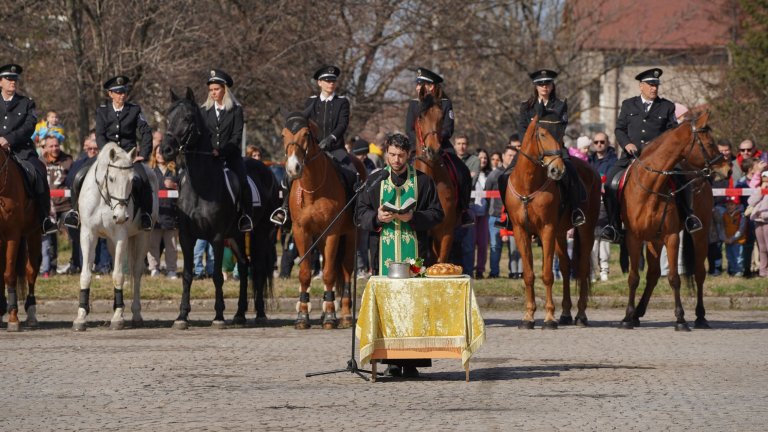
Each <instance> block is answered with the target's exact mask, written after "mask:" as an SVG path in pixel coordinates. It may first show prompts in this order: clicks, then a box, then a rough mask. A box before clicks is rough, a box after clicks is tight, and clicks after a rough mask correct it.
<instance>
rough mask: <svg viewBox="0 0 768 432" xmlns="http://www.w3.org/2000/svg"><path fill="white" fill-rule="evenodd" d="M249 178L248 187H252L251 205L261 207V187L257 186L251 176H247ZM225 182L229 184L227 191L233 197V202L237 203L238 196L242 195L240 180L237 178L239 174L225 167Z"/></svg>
mask: <svg viewBox="0 0 768 432" xmlns="http://www.w3.org/2000/svg"><path fill="white" fill-rule="evenodd" d="M245 178H246V179H248V187H250V188H251V205H252V206H253V207H261V195H259V189H258V188H257V187H256V183H254V182H253V179H252V178H250V177H249V176H245ZM224 183H226V185H227V192H229V197H230V198H231V199H232V203H233V204H237V198H238V197H239V196H240V187H241V185H240V181H239V180H238V179H237V174H235V173H234V172H232V170H230V169H229V168H224Z"/></svg>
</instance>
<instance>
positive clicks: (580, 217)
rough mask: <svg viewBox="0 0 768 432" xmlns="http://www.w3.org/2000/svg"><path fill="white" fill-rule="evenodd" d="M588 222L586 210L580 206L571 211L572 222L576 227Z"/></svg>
mask: <svg viewBox="0 0 768 432" xmlns="http://www.w3.org/2000/svg"><path fill="white" fill-rule="evenodd" d="M586 222H587V218H586V216H584V212H583V211H582V210H581V209H580V208H577V209H575V210H573V212H572V213H571V224H572V225H573V227H574V228H575V227H578V226H581V225H584V224H585V223H586Z"/></svg>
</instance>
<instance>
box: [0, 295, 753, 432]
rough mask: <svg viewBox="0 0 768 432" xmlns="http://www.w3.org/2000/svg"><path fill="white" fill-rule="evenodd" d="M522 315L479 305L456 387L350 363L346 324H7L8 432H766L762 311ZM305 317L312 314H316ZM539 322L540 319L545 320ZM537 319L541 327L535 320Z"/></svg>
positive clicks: (454, 372)
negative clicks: (695, 324)
mask: <svg viewBox="0 0 768 432" xmlns="http://www.w3.org/2000/svg"><path fill="white" fill-rule="evenodd" d="M521 315H522V313H521V312H520V311H495V310H494V311H487V312H486V313H484V317H485V320H486V326H487V342H486V343H485V345H484V346H483V347H482V348H481V349H480V351H479V353H478V354H477V355H476V356H475V357H474V358H473V359H472V361H471V382H469V383H467V382H464V371H463V369H462V368H461V364H460V362H459V361H458V360H435V361H434V366H433V367H432V368H428V369H427V368H425V369H421V372H422V376H421V377H420V378H418V379H402V378H397V379H396V378H387V377H382V378H379V380H378V382H376V383H370V382H366V381H364V380H362V379H360V378H359V377H357V376H356V375H354V374H351V373H348V372H344V373H341V374H333V375H322V376H316V377H312V378H306V377H305V376H304V374H305V373H306V372H310V371H323V370H328V369H335V368H344V367H345V366H346V362H347V359H348V358H349V355H350V341H351V333H350V330H330V331H324V330H321V329H316V328H313V329H311V330H307V331H297V330H294V329H293V328H292V327H291V325H292V318H293V317H292V316H290V315H287V314H284V315H279V316H276V317H274V318H273V319H272V321H270V326H269V327H260V328H253V327H248V328H228V329H226V330H213V329H211V328H210V327H208V326H209V325H210V322H208V321H203V320H202V319H203V318H205V319H210V318H212V316H213V312H212V311H205V312H203V311H201V310H200V309H198V310H197V311H194V312H193V315H192V317H193V319H199V320H200V321H195V322H193V327H192V328H191V329H190V330H187V331H174V330H171V329H170V325H171V320H172V319H173V318H174V314H171V313H167V312H166V313H162V314H160V313H149V312H148V313H145V316H144V318H145V320H147V322H146V326H145V327H144V328H140V329H131V328H128V329H126V330H123V331H110V330H108V328H107V327H104V326H103V325H100V324H103V322H99V320H107V319H109V314H106V313H98V314H93V315H92V316H91V317H90V324H91V327H90V328H89V329H88V331H86V332H84V333H73V332H72V331H71V330H70V327H71V320H72V319H73V318H74V313H72V314H71V316H69V315H67V316H65V315H48V316H41V320H42V327H41V328H40V329H37V330H25V331H22V332H20V333H6V332H5V330H4V328H5V326H4V325H3V329H2V333H0V346H2V347H3V355H2V358H3V373H2V377H3V382H4V384H5V395H6V403H5V404H3V405H4V406H3V408H2V414H1V415H0V425H2V426H0V429H2V430H35V431H45V430H56V431H64V430H77V431H86V430H93V431H104V430H151V431H166V430H169V431H181V430H184V431H186V430H211V431H221V430H259V431H260V430H267V431H273V430H290V431H296V430H302V431H303V430H327V431H338V430H341V431H346V430H354V431H358V430H384V429H385V428H386V430H391V431H412V430H417V429H418V430H419V431H423V432H426V431H443V430H469V431H510V430H533V431H537V430H541V431H552V430H568V431H578V430H593V431H606V430H615V429H618V430H622V431H627V430H629V431H632V430H637V431H649V430H675V431H683V430H711V431H725V430H733V431H757V430H760V431H763V430H765V424H766V421H767V419H768V404H767V403H766V400H768V399H766V396H768V362H766V358H768V343H766V341H768V312H765V311H733V310H725V311H712V312H710V313H709V314H708V318H709V319H710V322H711V324H712V325H713V327H715V329H714V330H694V331H692V332H690V333H680V332H675V331H674V330H673V316H672V312H671V311H670V310H650V311H649V313H648V316H647V318H646V320H645V321H644V322H643V326H642V327H640V328H637V329H635V330H630V331H627V330H618V329H616V328H614V327H613V324H614V321H616V320H618V319H620V318H621V317H622V316H623V312H622V311H621V310H615V309H613V310H595V311H590V319H591V324H592V327H591V328H587V329H577V328H573V327H569V328H561V329H560V330H557V331H542V330H539V329H538V328H537V329H536V330H532V331H523V330H518V329H517V327H516V326H517V323H518V320H519V319H520V317H521ZM313 318H315V319H316V318H317V314H314V313H313ZM539 318H540V317H539ZM537 324H540V321H539V322H537Z"/></svg>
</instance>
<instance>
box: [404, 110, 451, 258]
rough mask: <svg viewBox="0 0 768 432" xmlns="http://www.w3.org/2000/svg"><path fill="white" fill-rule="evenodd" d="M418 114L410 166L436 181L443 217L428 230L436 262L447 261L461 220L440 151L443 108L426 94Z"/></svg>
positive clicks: (444, 160)
mask: <svg viewBox="0 0 768 432" xmlns="http://www.w3.org/2000/svg"><path fill="white" fill-rule="evenodd" d="M419 108H420V110H419V115H418V117H417V118H416V122H415V124H414V128H415V132H416V141H417V142H416V143H414V144H415V146H416V160H415V161H414V162H413V166H414V167H415V168H416V169H417V170H419V171H421V172H423V173H424V174H426V175H427V176H429V177H431V178H432V180H434V182H435V186H436V190H437V195H438V198H439V199H440V205H441V206H442V207H443V212H444V213H445V218H444V219H443V221H442V222H440V223H439V224H437V225H435V226H434V227H432V229H430V230H429V237H430V238H431V239H432V253H433V255H434V257H435V259H436V260H437V262H440V263H443V262H448V258H449V256H450V253H451V247H452V244H453V233H454V231H455V229H456V227H457V226H458V224H459V222H460V221H461V218H460V215H459V211H458V191H457V190H456V187H455V186H454V183H453V181H452V180H451V175H450V174H449V172H448V168H447V167H446V166H445V164H446V163H449V162H447V161H446V159H444V158H443V156H442V151H441V150H440V130H441V129H442V120H443V110H442V108H440V104H439V103H438V102H437V101H435V99H434V97H433V96H432V95H427V96H426V97H425V98H424V99H422V100H421V102H420V105H419Z"/></svg>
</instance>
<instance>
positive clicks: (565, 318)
mask: <svg viewBox="0 0 768 432" xmlns="http://www.w3.org/2000/svg"><path fill="white" fill-rule="evenodd" d="M559 323H560V325H571V324H573V317H572V316H570V315H560V321H559Z"/></svg>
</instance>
